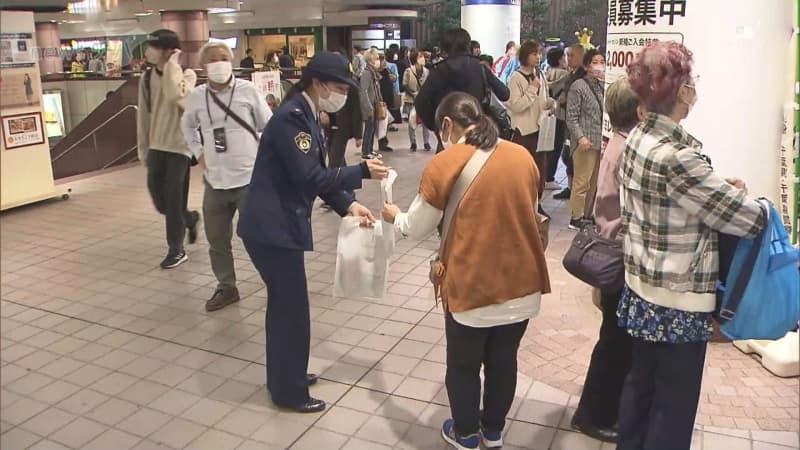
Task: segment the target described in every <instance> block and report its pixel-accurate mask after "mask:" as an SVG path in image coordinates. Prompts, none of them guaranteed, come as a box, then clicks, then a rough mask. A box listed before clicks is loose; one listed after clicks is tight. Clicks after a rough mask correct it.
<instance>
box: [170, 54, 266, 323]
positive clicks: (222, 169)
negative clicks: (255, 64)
mask: <svg viewBox="0 0 800 450" xmlns="http://www.w3.org/2000/svg"><path fill="white" fill-rule="evenodd" d="M232 59H233V52H231V49H230V48H229V47H228V46H227V44H225V43H224V42H209V43H208V44H206V45H205V46H204V47H203V48H202V50H200V60H201V62H202V64H203V69H204V70H205V72H206V75H207V76H208V83H207V84H205V85H201V86H199V87H197V89H195V90H194V91H192V93H191V94H190V95H189V97H188V98H187V100H186V112H184V114H183V118H182V119H181V128H182V130H183V135H184V136H185V137H186V142H188V143H189V148H191V150H192V154H193V155H194V156H195V157H196V158H197V159H198V160H199V161H200V165H201V166H202V167H203V168H204V178H205V195H204V196H203V216H204V217H205V223H206V225H205V231H206V239H208V244H209V252H208V253H209V256H210V257H211V269H212V270H213V271H214V275H215V276H216V278H217V283H218V284H217V288H216V289H215V290H214V294H213V295H212V296H211V299H209V300H208V301H207V302H206V311H216V310H218V309H222V308H224V307H225V306H227V305H230V304H232V303H235V302H237V301H239V291H238V289H237V288H236V272H235V271H234V263H233V253H232V250H231V238H232V236H233V216H234V214H235V213H236V211H237V209H239V207H240V206H241V204H242V202H243V201H244V197H245V195H246V194H247V188H248V185H249V184H250V176H251V175H252V172H253V165H254V164H255V160H256V153H257V152H258V134H259V133H260V132H261V130H263V129H264V127H265V126H266V125H267V121H268V120H269V118H270V117H271V116H272V112H271V111H270V110H269V108H268V107H267V103H266V101H265V100H264V98H263V97H262V96H261V95H260V94H259V93H258V90H257V89H256V87H255V85H253V83H251V82H250V81H247V80H240V79H237V78H236V77H234V76H233V66H232V63H231V61H232ZM201 135H202V138H201Z"/></svg>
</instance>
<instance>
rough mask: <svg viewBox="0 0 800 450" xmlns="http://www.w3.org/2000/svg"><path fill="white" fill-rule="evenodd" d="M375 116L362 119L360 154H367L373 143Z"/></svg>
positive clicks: (369, 152) (370, 151) (370, 150)
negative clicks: (362, 138) (362, 136)
mask: <svg viewBox="0 0 800 450" xmlns="http://www.w3.org/2000/svg"><path fill="white" fill-rule="evenodd" d="M376 125H377V124H376V123H375V118H374V117H373V118H368V119H367V120H365V121H364V141H363V142H362V143H361V156H369V155H370V154H371V153H372V148H373V146H374V145H375V131H376Z"/></svg>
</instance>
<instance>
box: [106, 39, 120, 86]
mask: <svg viewBox="0 0 800 450" xmlns="http://www.w3.org/2000/svg"><path fill="white" fill-rule="evenodd" d="M106 76H107V77H120V76H122V41H121V40H119V39H109V40H108V41H106Z"/></svg>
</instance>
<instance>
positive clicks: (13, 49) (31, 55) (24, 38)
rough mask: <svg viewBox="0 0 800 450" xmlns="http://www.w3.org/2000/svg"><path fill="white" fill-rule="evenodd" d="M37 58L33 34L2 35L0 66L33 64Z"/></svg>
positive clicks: (0, 36) (0, 39) (0, 34)
mask: <svg viewBox="0 0 800 450" xmlns="http://www.w3.org/2000/svg"><path fill="white" fill-rule="evenodd" d="M37 57H38V53H37V51H36V46H35V45H34V44H33V33H0V64H3V65H5V64H33V63H35V62H36V59H37Z"/></svg>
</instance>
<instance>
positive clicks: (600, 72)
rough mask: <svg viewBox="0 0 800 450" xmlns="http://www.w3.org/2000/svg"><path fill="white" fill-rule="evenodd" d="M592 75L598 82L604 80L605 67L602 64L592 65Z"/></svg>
mask: <svg viewBox="0 0 800 450" xmlns="http://www.w3.org/2000/svg"><path fill="white" fill-rule="evenodd" d="M592 75H593V76H594V77H595V78H597V79H598V80H605V79H606V65H605V64H603V63H594V64H592Z"/></svg>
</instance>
